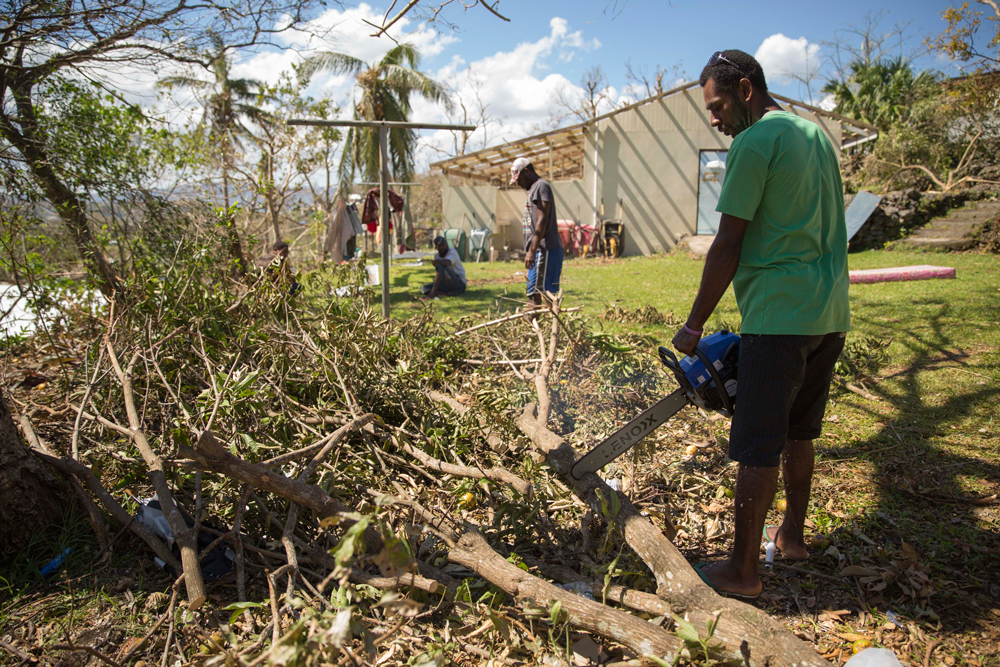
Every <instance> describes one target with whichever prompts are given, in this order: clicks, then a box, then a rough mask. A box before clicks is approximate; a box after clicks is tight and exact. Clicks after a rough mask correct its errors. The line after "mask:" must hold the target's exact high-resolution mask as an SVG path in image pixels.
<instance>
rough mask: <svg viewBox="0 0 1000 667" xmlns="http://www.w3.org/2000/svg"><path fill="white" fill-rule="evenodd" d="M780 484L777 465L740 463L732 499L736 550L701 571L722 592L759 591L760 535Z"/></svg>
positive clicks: (753, 592)
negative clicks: (772, 466)
mask: <svg viewBox="0 0 1000 667" xmlns="http://www.w3.org/2000/svg"><path fill="white" fill-rule="evenodd" d="M777 487H778V468H777V467H774V468H766V467H764V466H748V465H743V464H742V463H741V464H740V468H739V472H738V473H737V475H736V497H735V499H734V500H733V505H734V514H735V519H736V536H735V539H734V540H733V553H732V555H731V556H730V557H729V558H728V559H727V560H724V561H722V562H721V563H716V564H715V565H712V566H711V567H706V568H704V569H703V570H702V573H703V574H704V575H705V576H706V577H708V579H709V581H711V582H712V584H713V585H715V586H716V587H717V588H718V589H719V590H720V591H725V592H727V593H736V594H737V595H747V596H754V595H757V594H759V593H760V591H761V587H762V585H761V582H760V573H759V571H758V566H759V562H760V535H761V532H762V531H763V530H764V521H765V519H766V518H767V510H768V509H770V507H771V501H773V500H774V492H775V489H777Z"/></svg>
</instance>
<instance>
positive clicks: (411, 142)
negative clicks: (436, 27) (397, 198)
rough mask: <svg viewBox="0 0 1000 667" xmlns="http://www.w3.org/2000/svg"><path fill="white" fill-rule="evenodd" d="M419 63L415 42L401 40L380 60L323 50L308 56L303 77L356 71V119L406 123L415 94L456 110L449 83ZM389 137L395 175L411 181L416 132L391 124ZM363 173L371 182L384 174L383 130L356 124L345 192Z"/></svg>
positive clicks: (347, 152) (344, 160)
mask: <svg viewBox="0 0 1000 667" xmlns="http://www.w3.org/2000/svg"><path fill="white" fill-rule="evenodd" d="M419 63H420V55H419V54H418V53H417V50H416V49H415V48H414V47H413V46H411V45H409V44H397V45H396V46H394V47H393V48H392V49H390V50H389V52H388V53H386V54H385V56H384V57H383V58H382V59H381V60H379V61H378V62H377V63H374V64H369V63H366V62H364V61H363V60H360V59H358V58H354V57H353V56H349V55H346V54H343V53H333V52H330V51H323V52H320V53H317V54H316V55H314V56H312V57H311V58H309V59H308V60H306V62H305V64H304V66H303V67H302V70H301V73H300V76H302V77H303V79H305V80H306V81H308V80H309V79H311V78H312V77H313V75H315V74H316V73H318V72H330V73H332V74H353V75H354V76H355V78H356V81H357V85H358V88H359V89H360V92H361V98H360V99H359V100H358V101H357V103H356V104H355V106H354V119H355V120H389V121H406V120H408V116H409V114H410V96H411V95H413V94H417V95H419V96H421V97H423V98H424V99H426V100H429V101H431V102H442V103H443V104H444V105H445V106H446V107H447V108H448V109H450V108H451V102H450V100H449V99H448V97H447V91H446V89H445V87H444V86H442V85H441V84H439V83H437V82H436V81H434V80H433V79H431V78H429V77H427V76H425V75H424V74H421V73H420V72H418V71H417V66H418V65H419ZM387 141H388V148H389V166H390V169H391V170H392V173H393V176H394V177H395V178H397V179H399V180H403V181H409V180H410V179H412V178H413V150H414V147H415V146H416V143H417V134H416V132H414V131H413V130H407V129H402V128H391V129H390V130H389V136H388V139H387ZM357 171H360V172H361V177H362V178H363V179H364V180H366V181H377V180H378V178H379V146H378V130H377V129H375V128H353V127H352V128H350V129H349V130H348V132H347V136H346V137H345V140H344V152H343V154H342V156H341V159H340V168H339V170H338V172H339V174H338V175H339V179H340V189H341V191H346V190H347V188H348V186H350V184H351V182H352V181H353V180H354V176H355V173H356V172H357Z"/></svg>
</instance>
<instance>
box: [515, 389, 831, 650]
mask: <svg viewBox="0 0 1000 667" xmlns="http://www.w3.org/2000/svg"><path fill="white" fill-rule="evenodd" d="M534 411H535V406H534V405H533V404H529V405H527V406H525V409H524V412H523V413H522V414H521V416H520V417H519V418H518V420H517V425H518V428H520V429H521V431H522V432H524V434H525V435H527V436H528V437H529V438H530V439H531V441H532V443H533V444H534V445H535V447H536V448H537V449H538V450H539V451H541V452H542V453H543V454H544V455H545V459H546V462H547V463H548V464H549V466H550V467H551V468H552V469H553V470H554V471H555V472H556V473H557V474H558V475H559V476H560V477H561V478H562V479H563V480H564V481H565V482H566V483H567V484H569V485H570V486H571V488H572V489H573V492H574V493H575V494H576V495H577V497H579V498H580V499H581V500H583V501H584V502H586V503H587V504H588V505H590V506H591V507H593V508H595V510H596V511H598V512H599V511H600V505H601V504H600V499H599V498H598V496H597V490H598V489H599V490H600V492H601V494H602V495H603V496H604V497H605V498H608V497H610V494H612V493H617V494H618V500H619V502H620V504H621V508H620V509H619V511H618V513H617V514H616V515H615V516H613V517H611V520H612V521H614V523H615V525H616V526H617V527H618V529H619V530H621V532H622V535H624V537H625V541H626V542H627V543H628V545H629V546H630V547H631V548H632V550H633V551H635V552H636V554H637V555H638V556H639V558H641V559H642V560H643V562H644V563H646V565H647V566H648V567H649V569H650V570H651V571H652V573H653V576H654V577H655V578H656V583H657V590H656V594H657V595H658V596H659V597H661V598H663V599H664V600H666V601H667V602H668V603H670V605H671V607H673V608H678V607H679V608H682V609H683V610H684V611H685V612H686V615H687V620H688V621H690V622H691V623H693V624H694V625H695V627H704V626H705V622H706V621H708V620H709V619H710V618H713V617H714V614H715V612H718V611H721V612H722V617H721V618H720V620H719V625H718V628H717V630H716V633H715V637H716V638H717V639H718V640H719V641H721V642H723V644H724V645H725V646H726V649H727V650H728V651H730V652H731V651H736V652H737V653H738V654H739V651H740V645H741V643H742V642H744V641H745V642H746V644H747V647H748V649H749V651H750V656H751V657H750V658H749V663H750V665H751V666H752V667H753V666H757V665H770V666H771V667H791V666H792V665H793V664H794V665H796V666H797V667H812V666H815V667H819V666H822V665H826V666H828V665H829V663H828V662H826V661H825V660H823V659H822V658H820V656H819V654H818V653H816V651H815V650H814V649H813V647H812V646H810V645H809V644H807V643H806V642H804V641H802V640H801V639H799V638H798V637H796V636H795V635H794V634H792V633H791V632H790V631H789V630H788V629H787V628H785V627H784V626H782V625H781V624H780V623H778V622H777V621H775V620H774V619H772V618H771V617H770V616H768V615H767V614H766V613H765V612H763V611H761V610H759V609H757V608H755V607H752V606H750V605H748V604H744V603H742V602H738V601H737V600H734V599H731V598H723V597H721V596H719V595H718V594H717V593H716V592H715V591H714V590H712V589H711V588H709V587H708V585H706V584H705V582H703V581H702V580H701V577H699V576H698V573H697V572H695V571H694V569H693V568H692V567H691V565H690V564H689V563H688V562H687V559H686V558H684V555H683V554H682V553H681V552H680V551H678V550H677V547H675V546H674V544H673V543H672V542H671V541H670V540H669V539H668V538H667V537H666V536H665V535H664V534H663V533H661V532H660V530H659V529H658V528H656V527H655V526H654V525H653V524H652V523H650V522H649V521H648V520H647V519H646V518H645V517H643V516H642V515H640V514H639V511H638V510H637V509H636V508H635V506H634V505H633V504H632V503H631V501H630V500H629V499H628V497H626V496H625V495H624V494H623V493H621V492H618V491H614V490H612V489H611V487H609V486H608V485H607V484H605V483H604V480H602V479H601V478H600V477H599V476H598V475H597V474H595V473H586V474H585V475H584V476H583V478H582V479H579V480H578V479H575V478H574V477H573V476H572V475H571V474H570V469H571V468H572V467H573V463H575V462H576V458H577V454H576V451H575V450H574V449H573V447H572V446H571V445H570V444H569V443H568V442H566V441H565V440H563V439H562V438H560V437H559V436H557V435H556V434H555V433H553V432H552V431H550V430H548V428H546V426H545V425H544V424H542V423H541V422H539V421H538V420H536V419H535V416H534Z"/></svg>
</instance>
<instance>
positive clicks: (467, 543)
mask: <svg viewBox="0 0 1000 667" xmlns="http://www.w3.org/2000/svg"><path fill="white" fill-rule="evenodd" d="M448 560H450V561H451V562H453V563H457V564H459V565H462V566H463V567H467V568H469V569H470V570H472V571H473V572H475V573H476V574H478V575H480V576H481V577H483V578H485V579H487V580H489V581H490V582H491V583H492V584H494V585H495V586H497V587H499V588H501V589H503V590H504V591H505V592H506V593H508V594H510V595H512V596H514V597H515V598H517V600H518V601H520V602H521V603H522V604H523V603H526V602H528V601H529V600H532V601H534V604H535V605H536V606H540V607H546V615H547V613H548V609H547V607H548V605H549V604H551V603H552V602H555V601H557V600H558V601H559V602H560V603H561V605H562V607H563V609H565V610H566V611H567V612H568V613H569V622H570V623H571V624H572V625H573V626H574V627H576V628H579V629H581V630H586V631H588V632H593V633H594V634H597V635H600V636H602V637H605V638H607V639H610V640H612V641H614V642H617V643H619V644H621V645H622V646H625V647H627V648H629V649H630V650H632V651H634V652H636V653H638V654H639V655H655V656H656V657H658V658H661V659H665V660H666V661H667V662H672V661H673V660H674V658H675V657H676V656H677V653H678V652H679V650H680V649H681V648H682V647H683V644H682V642H681V641H680V639H678V638H677V636H676V635H673V634H671V633H669V632H667V631H666V630H664V629H663V628H660V627H658V626H655V625H652V624H651V623H647V622H646V621H643V620H642V619H640V618H638V617H636V616H633V615H632V614H630V613H628V612H626V611H622V610H620V609H614V608H612V607H608V606H607V605H603V604H601V603H600V602H595V601H594V600H588V599H587V598H584V597H582V596H580V595H576V594H575V593H570V592H569V591H567V590H564V589H562V588H559V587H558V586H555V585H553V584H550V583H548V582H547V581H545V580H543V579H539V578H538V577H536V576H534V575H531V574H529V573H527V572H525V571H524V570H522V569H520V568H519V567H517V566H516V565H513V564H512V563H508V562H507V561H506V560H505V559H504V557H503V556H501V555H500V554H498V553H497V552H496V551H494V550H493V549H492V548H491V547H490V545H489V544H487V543H486V539H485V538H484V537H483V536H482V534H480V533H479V532H476V531H470V532H467V533H465V534H464V535H462V537H460V538H459V540H458V542H457V544H456V545H455V547H454V548H453V549H451V551H450V552H449V554H448Z"/></svg>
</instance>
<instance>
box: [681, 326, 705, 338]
mask: <svg viewBox="0 0 1000 667" xmlns="http://www.w3.org/2000/svg"><path fill="white" fill-rule="evenodd" d="M684 331H687V332H688V333H689V334H691V335H692V336H700V335H702V334H703V333H705V332H704V330H702V331H696V330H694V329H692V328H691V327H689V326H688V325H686V324H685V325H684Z"/></svg>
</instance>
